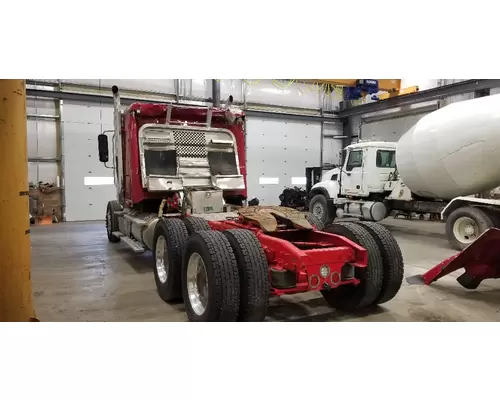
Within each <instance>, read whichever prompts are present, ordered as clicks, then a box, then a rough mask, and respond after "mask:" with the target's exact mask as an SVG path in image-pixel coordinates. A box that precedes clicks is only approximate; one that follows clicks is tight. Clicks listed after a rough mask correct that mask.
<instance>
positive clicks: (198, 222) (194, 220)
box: [184, 217, 211, 235]
mask: <svg viewBox="0 0 500 400" xmlns="http://www.w3.org/2000/svg"><path fill="white" fill-rule="evenodd" d="M184 224H185V225H186V229H187V231H188V233H189V234H190V235H191V234H192V233H193V232H198V231H209V230H211V228H210V225H209V224H208V221H207V220H206V219H203V218H200V217H186V218H184Z"/></svg>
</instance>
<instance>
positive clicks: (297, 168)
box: [246, 117, 321, 205]
mask: <svg viewBox="0 0 500 400" xmlns="http://www.w3.org/2000/svg"><path fill="white" fill-rule="evenodd" d="M246 134H247V139H246V145H247V182H248V196H249V198H251V197H257V198H258V199H259V200H260V202H261V204H262V205H278V204H280V201H279V195H280V194H281V193H282V192H283V189H284V188H285V187H292V186H305V182H304V179H305V168H306V167H310V166H311V167H312V166H318V165H319V163H320V136H321V124H320V123H319V122H304V121H298V120H283V119H278V118H268V117H266V118H258V117H248V119H247V123H246Z"/></svg>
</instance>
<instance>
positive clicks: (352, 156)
mask: <svg viewBox="0 0 500 400" xmlns="http://www.w3.org/2000/svg"><path fill="white" fill-rule="evenodd" d="M363 165H364V163H363V149H351V150H349V154H348V155H347V157H346V162H345V165H344V168H342V173H341V189H340V193H341V194H342V195H344V196H359V195H362V194H363Z"/></svg>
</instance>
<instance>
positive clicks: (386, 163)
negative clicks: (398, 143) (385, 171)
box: [377, 150, 396, 168]
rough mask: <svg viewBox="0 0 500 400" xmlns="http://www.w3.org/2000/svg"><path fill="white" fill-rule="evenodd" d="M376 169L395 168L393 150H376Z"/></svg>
mask: <svg viewBox="0 0 500 400" xmlns="http://www.w3.org/2000/svg"><path fill="white" fill-rule="evenodd" d="M377 167H378V168H396V151H395V150H377Z"/></svg>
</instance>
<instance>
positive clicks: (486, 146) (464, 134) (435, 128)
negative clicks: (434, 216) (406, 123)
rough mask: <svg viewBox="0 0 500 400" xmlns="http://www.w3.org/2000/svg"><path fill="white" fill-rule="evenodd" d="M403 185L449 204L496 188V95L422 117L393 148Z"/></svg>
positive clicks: (499, 172)
mask: <svg viewBox="0 0 500 400" xmlns="http://www.w3.org/2000/svg"><path fill="white" fill-rule="evenodd" d="M396 164H397V168H398V172H399V174H400V177H401V179H402V180H403V182H404V183H405V184H406V185H407V186H408V187H409V188H410V189H411V191H412V192H413V193H415V194H417V195H419V196H422V197H426V198H433V199H443V200H450V199H452V198H454V197H457V196H467V195H472V194H475V193H479V192H483V191H487V190H491V189H493V188H495V187H497V186H500V95H493V96H487V97H481V98H477V99H473V100H466V101H462V102H457V103H452V104H450V105H448V106H446V107H443V108H441V109H439V110H437V111H434V112H432V113H430V114H428V115H426V116H424V117H423V118H422V119H421V120H420V121H419V122H417V123H416V124H415V125H414V126H413V127H412V128H411V129H410V130H409V131H408V132H406V133H405V134H404V135H403V136H402V137H401V139H399V142H398V144H397V149H396Z"/></svg>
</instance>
